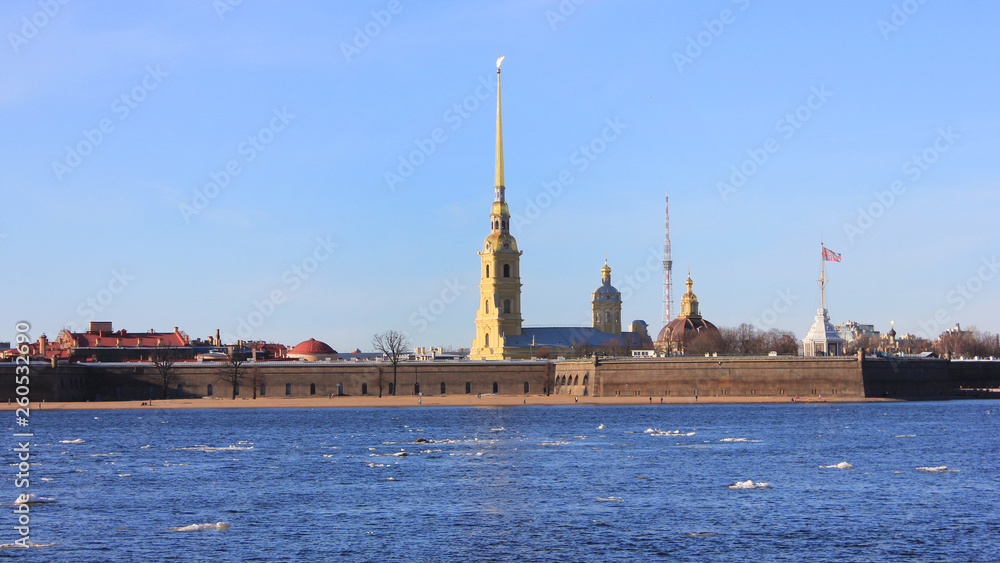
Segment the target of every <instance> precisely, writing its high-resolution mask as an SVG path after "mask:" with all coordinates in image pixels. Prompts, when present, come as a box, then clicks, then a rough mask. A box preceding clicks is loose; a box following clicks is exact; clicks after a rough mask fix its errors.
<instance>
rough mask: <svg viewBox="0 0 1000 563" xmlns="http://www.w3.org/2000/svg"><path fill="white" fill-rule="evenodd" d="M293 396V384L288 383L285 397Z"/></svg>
mask: <svg viewBox="0 0 1000 563" xmlns="http://www.w3.org/2000/svg"><path fill="white" fill-rule="evenodd" d="M291 394H292V384H291V383H286V384H285V395H291Z"/></svg>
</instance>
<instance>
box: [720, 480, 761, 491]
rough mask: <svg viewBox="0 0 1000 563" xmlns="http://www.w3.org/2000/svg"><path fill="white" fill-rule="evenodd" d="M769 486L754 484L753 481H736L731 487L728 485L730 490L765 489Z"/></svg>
mask: <svg viewBox="0 0 1000 563" xmlns="http://www.w3.org/2000/svg"><path fill="white" fill-rule="evenodd" d="M769 487H770V485H768V484H767V483H761V482H756V483H755V482H754V481H753V479H747V480H746V481H737V482H735V483H733V484H732V485H729V488H730V489H767V488H769Z"/></svg>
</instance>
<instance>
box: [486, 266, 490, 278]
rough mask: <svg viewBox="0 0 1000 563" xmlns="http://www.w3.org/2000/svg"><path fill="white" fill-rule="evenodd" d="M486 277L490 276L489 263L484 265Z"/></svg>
mask: <svg viewBox="0 0 1000 563" xmlns="http://www.w3.org/2000/svg"><path fill="white" fill-rule="evenodd" d="M486 277H490V265H489V264H487V265H486Z"/></svg>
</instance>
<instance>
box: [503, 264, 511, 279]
mask: <svg viewBox="0 0 1000 563" xmlns="http://www.w3.org/2000/svg"><path fill="white" fill-rule="evenodd" d="M503 277H505V278H509V277H510V264H504V265H503Z"/></svg>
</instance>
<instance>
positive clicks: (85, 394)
mask: <svg viewBox="0 0 1000 563" xmlns="http://www.w3.org/2000/svg"><path fill="white" fill-rule="evenodd" d="M253 365H254V364H253V363H248V366H251V367H252V366H253ZM15 367H16V366H15V365H14V364H12V363H8V364H0V392H2V393H3V394H4V395H6V396H7V398H8V399H14V398H16V396H17V395H16V383H15V375H16V374H15ZM218 367H219V365H218V364H217V363H195V362H183V363H178V364H175V368H176V372H177V379H176V380H175V382H174V383H173V385H171V386H170V389H169V392H168V395H167V396H168V397H170V398H175V397H177V396H178V393H177V386H178V385H180V386H181V387H182V390H183V391H182V396H185V397H202V396H205V395H206V394H207V393H208V385H212V386H213V395H214V396H216V397H223V398H225V397H230V396H231V395H232V388H231V387H229V385H228V384H225V383H223V382H221V381H220V380H219V377H218V371H217V370H218ZM257 367H258V369H259V370H260V371H261V372H262V373H263V375H264V377H265V384H266V396H268V397H283V396H286V394H285V391H286V386H287V388H288V391H289V395H288V396H292V397H308V396H311V395H312V392H313V388H312V386H313V385H315V395H316V396H330V395H337V394H338V392H340V393H342V394H344V395H351V396H358V395H361V394H362V385H363V384H367V391H368V395H374V396H377V395H378V380H379V370H381V372H382V381H383V394H388V392H389V388H388V384H389V383H390V382H391V381H392V366H391V365H390V364H388V363H371V362H335V363H326V362H273V363H272V362H261V363H260V364H257ZM564 378H565V379H564ZM29 379H30V381H29V391H30V395H29V396H30V398H31V401H32V402H36V401H41V400H46V401H85V400H115V399H131V400H146V399H149V398H154V399H158V398H160V397H162V389H161V387H160V382H159V378H158V375H157V372H156V369H155V368H154V367H153V366H152V365H149V364H117V365H108V364H97V365H94V364H69V365H67V364H60V365H59V366H58V367H57V368H54V369H53V368H52V367H51V366H50V365H49V364H31V365H30V373H29ZM563 381H566V383H565V384H564V383H563ZM397 382H398V386H399V389H398V392H397V395H415V394H416V393H417V392H418V391H417V384H419V393H421V394H423V395H440V394H441V383H444V384H445V391H446V394H449V395H456V394H464V393H465V392H466V384H467V383H468V384H469V393H470V394H473V395H475V394H477V393H483V394H491V393H493V383H494V382H495V383H496V384H497V393H499V394H504V395H520V394H524V393H525V391H524V384H525V383H527V384H528V393H529V394H544V393H547V392H552V393H557V394H573V395H580V396H584V395H594V396H605V397H613V396H618V395H622V396H634V395H639V396H649V397H693V396H695V395H696V394H697V395H699V396H744V397H748V396H787V397H793V396H795V395H798V396H800V397H813V396H816V397H818V396H819V395H826V396H834V395H837V396H843V397H857V398H862V397H885V398H898V399H914V398H924V399H934V398H943V397H955V396H966V395H973V396H987V395H984V394H983V392H982V391H981V390H985V389H992V390H994V391H993V393H994V394H996V393H998V392H997V391H996V390H997V389H998V388H1000V361H948V360H945V359H917V358H905V359H878V358H865V359H864V360H863V362H861V363H859V361H858V360H857V358H854V357H848V358H845V357H840V358H801V357H799V358H789V357H784V358H772V357H756V358H746V357H719V358H705V357H698V358H690V357H688V358H642V359H602V360H599V361H598V363H597V364H596V365H595V363H594V361H593V359H587V360H564V361H556V362H553V361H500V362H470V361H438V362H425V361H421V362H404V363H400V364H399V368H398V373H397ZM338 384H339V385H340V387H338ZM240 391H241V392H240V395H239V396H240V397H251V396H252V390H251V389H250V387H249V382H245V383H244V384H243V387H242V389H241V390H240ZM257 391H258V394H259V393H260V389H259V388H258V390H257ZM977 394H978V395H977ZM0 399H2V397H0Z"/></svg>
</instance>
